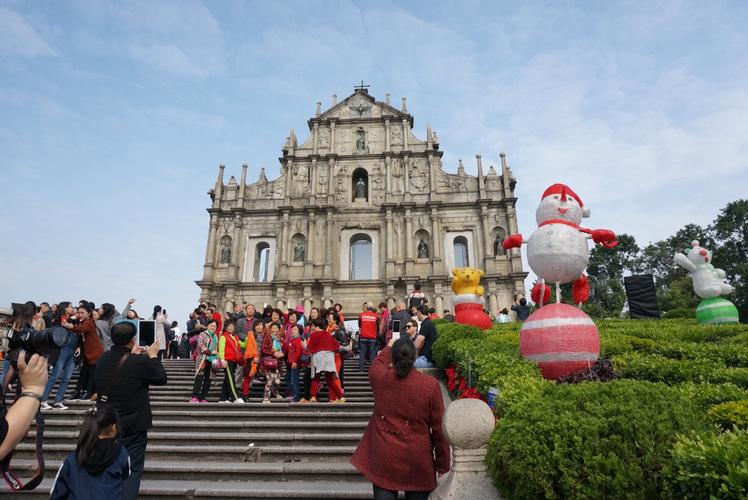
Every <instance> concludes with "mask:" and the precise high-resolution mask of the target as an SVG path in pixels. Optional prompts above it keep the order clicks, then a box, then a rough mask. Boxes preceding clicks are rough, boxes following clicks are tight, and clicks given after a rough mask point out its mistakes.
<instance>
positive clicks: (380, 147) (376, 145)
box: [366, 129, 384, 153]
mask: <svg viewBox="0 0 748 500" xmlns="http://www.w3.org/2000/svg"><path fill="white" fill-rule="evenodd" d="M366 149H367V150H368V152H369V153H381V152H382V151H384V140H383V131H382V130H379V129H370V130H369V143H368V144H367V148H366Z"/></svg>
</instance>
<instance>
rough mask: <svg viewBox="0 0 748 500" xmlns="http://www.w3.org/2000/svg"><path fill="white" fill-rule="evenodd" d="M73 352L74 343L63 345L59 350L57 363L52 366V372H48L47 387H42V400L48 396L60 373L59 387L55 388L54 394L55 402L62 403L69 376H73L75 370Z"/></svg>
mask: <svg viewBox="0 0 748 500" xmlns="http://www.w3.org/2000/svg"><path fill="white" fill-rule="evenodd" d="M74 352H75V345H70V344H68V345H65V346H63V347H62V349H61V350H60V356H59V357H58V358H57V363H55V366H54V367H53V368H52V373H50V374H49V380H48V381H47V387H46V388H45V389H44V401H46V400H47V399H48V398H49V393H50V392H52V386H54V385H55V382H57V379H58V378H59V377H60V375H62V380H60V387H58V388H57V395H56V396H55V403H62V400H63V398H64V397H65V391H66V390H67V388H68V383H70V377H72V376H73V371H75V359H74V358H73V353H74Z"/></svg>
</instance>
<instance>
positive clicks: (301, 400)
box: [299, 398, 309, 403]
mask: <svg viewBox="0 0 748 500" xmlns="http://www.w3.org/2000/svg"><path fill="white" fill-rule="evenodd" d="M308 402H309V400H308V399H307V398H301V399H300V400H299V403H308Z"/></svg>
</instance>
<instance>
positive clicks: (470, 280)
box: [452, 267, 485, 295]
mask: <svg viewBox="0 0 748 500" xmlns="http://www.w3.org/2000/svg"><path fill="white" fill-rule="evenodd" d="M484 274H485V273H484V272H483V271H482V270H481V269H475V268H474V267H456V268H454V269H452V275H453V276H454V278H452V291H453V292H454V293H455V295H463V294H468V293H469V294H473V295H483V287H482V286H480V285H479V283H480V279H481V277H482V276H483V275H484Z"/></svg>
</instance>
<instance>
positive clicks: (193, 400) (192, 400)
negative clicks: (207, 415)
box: [189, 396, 200, 403]
mask: <svg viewBox="0 0 748 500" xmlns="http://www.w3.org/2000/svg"><path fill="white" fill-rule="evenodd" d="M189 402H190V403H199V402H200V400H199V399H197V398H196V397H194V396H193V398H192V399H190V401H189Z"/></svg>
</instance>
